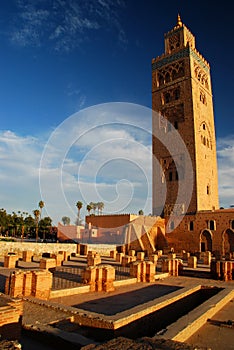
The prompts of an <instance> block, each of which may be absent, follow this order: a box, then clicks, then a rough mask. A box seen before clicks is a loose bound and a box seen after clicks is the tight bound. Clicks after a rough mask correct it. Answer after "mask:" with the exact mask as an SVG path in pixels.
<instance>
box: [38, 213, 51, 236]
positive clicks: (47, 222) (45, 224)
mask: <svg viewBox="0 0 234 350" xmlns="http://www.w3.org/2000/svg"><path fill="white" fill-rule="evenodd" d="M51 226H52V219H51V218H50V217H49V216H46V217H44V218H43V219H41V220H40V221H39V230H40V233H42V236H43V240H45V239H46V234H47V236H48V235H49V233H50V229H51Z"/></svg>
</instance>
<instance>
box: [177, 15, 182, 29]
mask: <svg viewBox="0 0 234 350" xmlns="http://www.w3.org/2000/svg"><path fill="white" fill-rule="evenodd" d="M182 25H183V23H182V21H181V18H180V14H179V13H178V16H177V26H178V27H182Z"/></svg>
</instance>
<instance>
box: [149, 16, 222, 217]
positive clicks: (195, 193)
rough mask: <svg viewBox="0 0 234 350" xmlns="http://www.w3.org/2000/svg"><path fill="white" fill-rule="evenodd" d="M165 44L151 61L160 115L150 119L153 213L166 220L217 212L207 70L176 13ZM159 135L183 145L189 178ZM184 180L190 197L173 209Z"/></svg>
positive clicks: (181, 159)
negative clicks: (173, 25) (186, 152)
mask: <svg viewBox="0 0 234 350" xmlns="http://www.w3.org/2000/svg"><path fill="white" fill-rule="evenodd" d="M164 40H165V53H164V54H163V55H161V56H159V57H157V58H156V59H153V60H152V109H153V111H155V112H158V113H159V115H160V117H159V118H158V117H156V116H155V115H154V113H153V118H152V119H153V126H152V128H153V135H155V136H153V214H154V215H160V214H161V213H163V214H164V215H165V216H168V215H171V214H183V213H190V214H192V213H196V212H198V211H202V210H214V209H218V208H219V199H218V175H217V160H216V140H215V126H214V113H213V99H212V89H211V78H210V66H209V64H208V62H207V61H206V60H205V59H204V58H203V57H202V55H201V54H200V53H199V52H198V51H197V49H196V47H195V37H194V35H193V34H192V33H191V32H190V31H189V29H188V28H187V27H186V26H185V25H184V24H183V23H182V21H181V19H180V16H179V15H178V20H177V24H176V26H175V27H174V28H173V29H172V30H171V31H169V32H168V33H166V34H165V35H164ZM158 113H157V114H158ZM162 131H163V133H164V135H165V140H166V139H167V141H166V143H168V140H169V143H170V140H171V142H174V141H173V140H174V139H175V138H174V136H175V135H178V136H180V137H181V138H182V140H183V141H184V144H185V146H186V149H187V151H188V154H189V157H190V159H191V164H192V172H191V173H190V174H188V172H187V162H186V160H185V157H184V154H183V152H178V151H177V149H176V147H175V149H174V151H173V152H171V151H169V150H168V149H167V147H165V143H164V142H163V140H162V139H158V138H157V134H158V133H159V132H160V133H162ZM172 148H173V147H172ZM191 174H192V175H191ZM188 176H190V177H192V178H190V180H191V181H192V183H193V186H192V191H191V196H190V197H189V199H186V198H185V199H184V200H183V199H182V200H180V202H179V203H177V204H176V206H175V203H176V199H177V193H178V190H179V186H180V185H182V184H183V185H184V188H185V189H186V181H188ZM165 186H166V194H165ZM163 188H164V190H163ZM163 191H164V194H163ZM184 191H185V192H186V190H184ZM185 192H184V193H185ZM185 197H186V196H185ZM190 199H191V200H190ZM186 201H187V202H188V203H185V202H186Z"/></svg>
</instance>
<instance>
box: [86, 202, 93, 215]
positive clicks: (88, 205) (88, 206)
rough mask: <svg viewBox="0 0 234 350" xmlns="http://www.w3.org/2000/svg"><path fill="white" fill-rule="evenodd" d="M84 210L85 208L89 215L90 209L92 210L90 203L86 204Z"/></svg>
mask: <svg viewBox="0 0 234 350" xmlns="http://www.w3.org/2000/svg"><path fill="white" fill-rule="evenodd" d="M86 210H87V212H88V213H89V215H90V211H91V210H92V206H91V205H90V204H87V206H86Z"/></svg>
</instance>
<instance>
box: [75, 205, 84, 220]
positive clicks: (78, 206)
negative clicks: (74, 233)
mask: <svg viewBox="0 0 234 350" xmlns="http://www.w3.org/2000/svg"><path fill="white" fill-rule="evenodd" d="M76 206H77V209H78V215H77V218H78V220H77V222H78V225H79V224H80V210H81V208H82V207H83V203H82V202H80V201H78V202H77V203H76Z"/></svg>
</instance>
